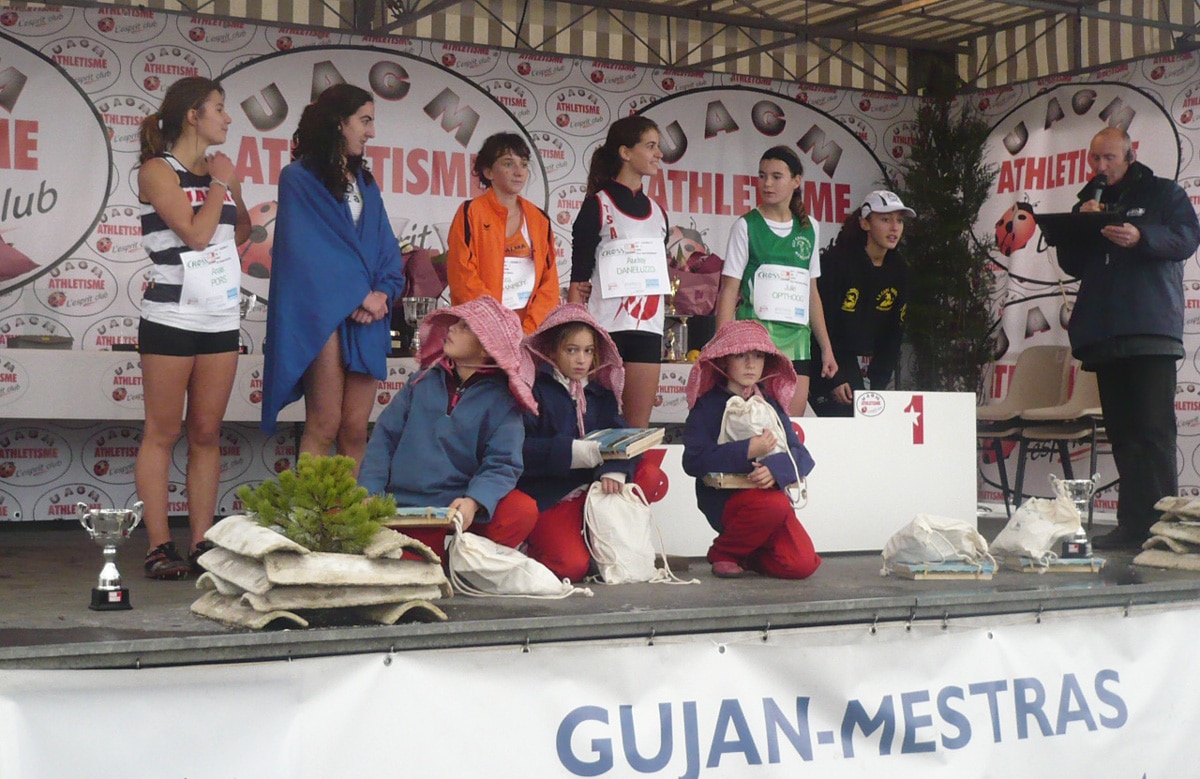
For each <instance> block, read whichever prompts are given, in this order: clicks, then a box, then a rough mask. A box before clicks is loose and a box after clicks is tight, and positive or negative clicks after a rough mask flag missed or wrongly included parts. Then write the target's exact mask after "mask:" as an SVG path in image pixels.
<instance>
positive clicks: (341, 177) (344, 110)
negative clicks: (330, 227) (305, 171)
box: [292, 84, 375, 200]
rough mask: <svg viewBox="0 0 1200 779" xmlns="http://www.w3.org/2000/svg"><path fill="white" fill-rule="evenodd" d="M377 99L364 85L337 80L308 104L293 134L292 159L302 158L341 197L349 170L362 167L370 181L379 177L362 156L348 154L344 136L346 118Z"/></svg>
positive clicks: (354, 174) (333, 193) (355, 172)
mask: <svg viewBox="0 0 1200 779" xmlns="http://www.w3.org/2000/svg"><path fill="white" fill-rule="evenodd" d="M374 101H375V98H373V97H372V96H371V93H370V92H368V91H367V90H365V89H363V88H361V87H356V86H354V85H353V84H334V85H333V86H331V87H329V88H328V89H326V90H325V91H324V92H322V93H321V95H320V97H318V98H317V99H316V100H314V101H313V102H311V103H309V104H308V105H307V106H305V107H304V111H303V112H302V113H301V114H300V125H299V126H298V127H297V128H296V132H295V134H293V135H292V159H293V160H302V161H303V162H304V165H305V166H306V167H307V168H309V169H310V170H312V171H313V172H314V173H316V174H317V178H319V179H321V183H322V184H324V185H325V189H327V190H329V193H330V194H331V195H333V196H334V197H335V198H337V199H338V200H341V199H342V198H343V197H344V196H345V194H346V174H350V175H352V176H357V175H358V173H359V172H360V171H361V172H362V174H363V178H364V179H366V181H367V183H368V184H370V183H371V182H372V181H374V180H375V179H374V177H373V176H372V175H371V171H370V169H368V167H367V163H366V161H365V160H364V159H363V158H362V157H361V156H359V157H350V156H347V154H346V139H345V138H343V137H342V122H343V121H345V120H346V119H349V118H350V117H351V116H354V115H355V114H356V113H358V109H360V108H362V107H363V106H364V105H366V104H367V103H373V102H374Z"/></svg>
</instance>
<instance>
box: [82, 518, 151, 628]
mask: <svg viewBox="0 0 1200 779" xmlns="http://www.w3.org/2000/svg"><path fill="white" fill-rule="evenodd" d="M75 510H76V511H77V512H78V513H79V524H81V525H83V528H84V530H86V531H87V532H88V535H90V536H91V537H92V540H93V541H95V542H96V543H97V544H99V545H100V546H101V547H103V549H104V567H103V568H101V569H100V581H99V586H97V587H93V588H92V605H91V606H89V608H90V609H92V610H93V611H117V610H119V609H129V608H132V606H130V604H129V590H128V589H126V588H125V587H122V586H121V574H120V572H119V571H117V547H118V546H119V545H120V544H121V543H122V542H123V541H124V540H125V539H127V538H129V534H130V532H131V531H132V530H133V529H134V528H135V527H137V526H138V524H139V523H140V522H141V521H142V502H141V501H140V500H139V501H138V502H137V503H135V504H133V508H131V509H93V508H89V507H88V504H86V503H76V504H75Z"/></svg>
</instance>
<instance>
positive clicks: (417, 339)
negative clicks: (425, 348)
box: [400, 297, 437, 357]
mask: <svg viewBox="0 0 1200 779" xmlns="http://www.w3.org/2000/svg"><path fill="white" fill-rule="evenodd" d="M400 303H401V305H403V306H404V321H405V322H407V323H408V324H409V325H410V326H411V327H412V330H413V337H412V347H411V348H412V353H413V357H420V353H421V320H422V319H424V318H425V317H426V316H428V315H429V314H430V312H432V311H433V309H434V307H436V306H437V298H424V297H416V298H400Z"/></svg>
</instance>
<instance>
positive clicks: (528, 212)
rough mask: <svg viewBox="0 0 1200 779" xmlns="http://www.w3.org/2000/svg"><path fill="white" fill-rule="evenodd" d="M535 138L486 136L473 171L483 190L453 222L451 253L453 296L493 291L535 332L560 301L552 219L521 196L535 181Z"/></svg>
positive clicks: (463, 298) (459, 299) (461, 299)
mask: <svg viewBox="0 0 1200 779" xmlns="http://www.w3.org/2000/svg"><path fill="white" fill-rule="evenodd" d="M530 156H531V155H530V150H529V145H528V144H527V143H526V142H525V139H523V138H522V137H521V136H519V135H517V134H516V133H497V134H495V135H492V136H491V137H489V138H488V139H487V140H486V141H484V142H483V148H481V149H480V150H479V154H478V155H477V156H476V158H475V175H476V176H478V177H479V182H480V183H481V184H482V185H483V186H484V188H485V190H486V191H485V192H484V193H483V194H482V195H480V196H479V197H477V198H475V199H474V200H468V201H467V202H465V203H463V205H462V207H461V208H459V209H458V212H457V213H456V214H455V215H454V221H453V222H452V223H451V225H450V235H449V244H450V245H449V247H448V253H447V256H446V269H447V276H448V279H449V282H450V301H451V303H453V304H454V305H456V306H458V305H462V304H463V303H466V302H467V301H468V300H474V299H475V298H478V297H482V296H484V295H491V296H492V297H494V298H495V299H496V300H499V301H500V302H501V303H503V304H504V306H505V307H507V308H510V309H512V310H513V311H515V312H516V313H517V315H518V316H519V317H520V318H521V326H522V328H523V329H524V330H525V332H526V333H532V332H533V331H534V330H536V329H537V328H538V325H540V324H541V323H542V320H543V319H545V318H546V315H547V314H549V313H550V312H551V311H552V310H553V309H554V308H555V307H556V306H557V305H558V302H559V281H558V266H557V262H556V260H555V256H554V235H553V233H552V232H551V230H550V218H549V217H548V216H546V213H545V212H544V211H542V209H540V208H538V207H537V206H535V205H534V204H533V203H531V202H529V201H528V200H526V199H525V198H523V197H521V194H520V193H521V190H522V189H524V188H525V182H526V181H528V180H529V159H530Z"/></svg>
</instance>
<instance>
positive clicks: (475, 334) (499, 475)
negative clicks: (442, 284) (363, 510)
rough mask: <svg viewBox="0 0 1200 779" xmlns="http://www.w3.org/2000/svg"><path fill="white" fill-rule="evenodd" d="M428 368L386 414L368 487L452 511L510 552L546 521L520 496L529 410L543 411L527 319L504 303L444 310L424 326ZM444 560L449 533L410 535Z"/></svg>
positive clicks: (371, 456)
mask: <svg viewBox="0 0 1200 779" xmlns="http://www.w3.org/2000/svg"><path fill="white" fill-rule="evenodd" d="M420 328H421V330H420V332H421V353H420V355H419V358H420V365H421V367H420V370H418V371H417V373H416V374H414V375H413V377H412V378H411V379H410V380H409V382H408V383H407V384H406V385H405V386H404V388H403V389H402V390H400V394H398V395H397V396H396V397H395V398H394V399H393V400H392V402H391V403H389V404H388V406H387V408H385V409H384V410H383V412H382V413H381V414H380V415H379V419H378V420H377V421H376V423H375V429H374V430H373V431H372V432H371V438H370V440H369V441H368V442H367V451H366V455H365V456H364V457H363V464H362V469H361V471H360V472H359V476H358V482H359V484H360V485H361V486H363V487H365V488H366V489H367V490H368V491H369V492H370V493H371V494H378V493H383V492H388V493H391V494H392V495H393V496H394V497H395V498H396V505H397V506H400V507H401V508H404V507H419V506H447V507H449V508H450V509H451V511H450V512H449V514H450V515H451V517H453V516H455V515H457V517H458V518H459V519H461V521H462V526H463V529H464V530H467V529H469V530H471V531H472V532H474V533H478V534H480V535H482V536H486V537H487V538H490V539H492V540H493V541H495V542H497V543H500V544H504V545H505V546H511V547H514V548H515V547H517V546H519V545H520V544H522V543H523V542H524V541H525V538H526V537H527V536H528V535H529V531H530V530H532V529H533V526H534V523H535V522H536V521H537V505H536V504H535V503H534V501H533V499H532V498H530V497H528V496H527V495H524V494H522V493H520V492H517V491H515V489H514V488H515V487H516V485H517V479H518V478H519V477H520V475H521V468H522V458H521V447H522V444H523V443H524V441H525V426H524V423H523V421H522V413H523V412H528V413H531V414H532V413H536V412H537V403H536V402H535V401H534V399H533V393H532V391H531V388H530V386H529V380H528V377H529V375H530V374H531V373H532V371H533V367H532V365H530V364H529V363H528V358H526V357H523V356H522V352H521V348H520V344H521V337H522V336H523V335H524V333H523V331H522V329H521V321H520V320H519V319H518V318H517V315H516V314H514V313H513V312H512V311H510V310H508V309H506V308H504V307H503V306H501V305H500V304H499V303H498V302H496V300H495V299H494V298H491V297H481V298H477V299H475V300H472V301H469V302H467V303H463V304H462V305H460V306H454V307H452V308H446V309H438V310H437V311H434V312H433V313H431V314H430V315H429V316H428V317H426V318H425V320H424V321H423V322H421V324H420ZM405 532H406V533H408V535H411V536H413V537H414V538H417V539H418V540H420V541H423V542H425V543H427V544H429V546H430V547H432V548H433V550H434V551H435V552H437V553H438V554H439V555H442V556H443V559H444V554H443V552H444V548H445V547H444V542H445V531H444V530H437V531H432V530H422V529H414V530H411V531H408V530H406V531H405Z"/></svg>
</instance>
